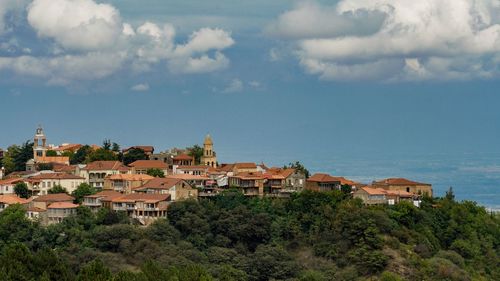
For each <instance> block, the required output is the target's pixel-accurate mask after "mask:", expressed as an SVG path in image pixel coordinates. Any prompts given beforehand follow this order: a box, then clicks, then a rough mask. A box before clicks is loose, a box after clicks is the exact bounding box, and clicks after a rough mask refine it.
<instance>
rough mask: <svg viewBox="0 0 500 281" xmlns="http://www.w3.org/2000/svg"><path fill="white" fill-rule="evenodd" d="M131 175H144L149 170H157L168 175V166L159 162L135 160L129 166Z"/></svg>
mask: <svg viewBox="0 0 500 281" xmlns="http://www.w3.org/2000/svg"><path fill="white" fill-rule="evenodd" d="M129 167H131V168H132V174H146V173H147V172H148V170H150V169H158V170H160V171H162V172H163V174H165V175H168V165H167V164H166V163H163V162H162V161H160V160H137V161H135V162H133V163H130V164H129Z"/></svg>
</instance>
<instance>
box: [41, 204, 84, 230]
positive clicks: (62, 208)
mask: <svg viewBox="0 0 500 281" xmlns="http://www.w3.org/2000/svg"><path fill="white" fill-rule="evenodd" d="M77 208H78V205H76V204H73V203H69V202H54V203H52V204H50V205H49V206H48V207H47V212H46V216H47V224H49V225H50V224H54V223H60V222H62V221H63V220H64V219H65V218H67V217H69V216H71V215H75V214H76V209H77Z"/></svg>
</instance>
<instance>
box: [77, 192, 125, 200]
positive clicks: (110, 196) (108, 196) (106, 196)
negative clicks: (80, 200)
mask: <svg viewBox="0 0 500 281" xmlns="http://www.w3.org/2000/svg"><path fill="white" fill-rule="evenodd" d="M122 196H123V194H121V193H120V192H117V191H114V190H104V191H101V192H98V193H96V194H92V195H87V196H85V198H101V201H111V200H113V199H115V198H118V197H122Z"/></svg>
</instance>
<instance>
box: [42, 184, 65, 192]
mask: <svg viewBox="0 0 500 281" xmlns="http://www.w3.org/2000/svg"><path fill="white" fill-rule="evenodd" d="M47 192H48V193H49V194H56V193H68V190H67V189H66V188H64V187H62V186H60V185H58V184H57V185H54V186H53V187H52V188H51V189H49V190H48V191H47Z"/></svg>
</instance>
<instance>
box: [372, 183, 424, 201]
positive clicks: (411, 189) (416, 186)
mask: <svg viewBox="0 0 500 281" xmlns="http://www.w3.org/2000/svg"><path fill="white" fill-rule="evenodd" d="M372 186H373V187H375V188H382V189H385V190H391V191H399V192H402V191H404V192H408V193H413V194H417V195H424V196H430V197H432V185H431V184H428V183H420V182H415V181H411V180H408V179H404V178H388V179H384V180H381V181H374V182H373V183H372Z"/></svg>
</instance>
